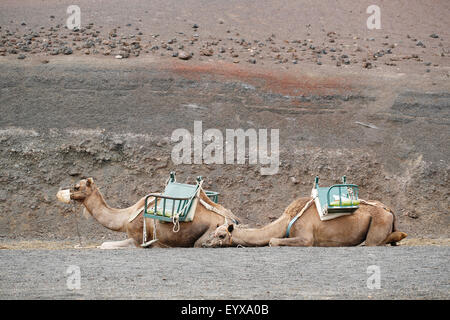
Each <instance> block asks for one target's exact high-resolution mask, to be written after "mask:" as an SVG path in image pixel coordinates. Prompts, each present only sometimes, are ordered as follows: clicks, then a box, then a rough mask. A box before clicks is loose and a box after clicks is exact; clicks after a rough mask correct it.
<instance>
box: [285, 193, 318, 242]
mask: <svg viewBox="0 0 450 320" xmlns="http://www.w3.org/2000/svg"><path fill="white" fill-rule="evenodd" d="M313 202H314V198H312V199H311V200H309V201H308V202H307V203H306V204H305V206H304V207H303V209H302V210H300V212H299V213H297V215H296V216H295V217H294V218H293V219H292V220H291V222H289V224H288V227H287V230H286V238H289V233H290V232H291V228H292V226H293V225H294V223H295V221H297V220H298V218H300V217H301V216H302V215H303V213H304V212H305V211H306V210H307V209H308V208H309V207H310V206H311V204H312V203H313Z"/></svg>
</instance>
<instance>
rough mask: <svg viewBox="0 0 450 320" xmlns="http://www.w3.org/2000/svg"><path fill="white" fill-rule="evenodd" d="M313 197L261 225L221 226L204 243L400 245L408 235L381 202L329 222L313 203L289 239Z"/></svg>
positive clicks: (362, 204) (242, 244)
mask: <svg viewBox="0 0 450 320" xmlns="http://www.w3.org/2000/svg"><path fill="white" fill-rule="evenodd" d="M310 200H311V198H299V199H296V200H294V201H293V202H292V203H291V204H290V205H289V206H288V207H287V208H286V209H285V211H284V212H283V214H282V215H281V216H280V217H279V218H278V219H277V220H275V221H273V222H272V223H270V224H268V225H266V226H264V227H261V228H245V227H243V226H242V225H238V226H236V225H235V224H233V223H227V224H223V225H220V226H217V229H216V230H215V231H214V232H212V233H211V234H210V236H209V238H208V239H207V240H206V241H205V242H203V244H202V246H203V247H231V246H248V247H259V246H267V245H269V246H271V247H276V246H293V247H294V246H302V247H307V246H317V247H344V246H357V245H359V244H361V243H363V242H364V241H365V245H366V246H380V245H386V244H391V245H396V243H397V242H399V241H400V240H402V239H403V238H405V237H406V236H407V235H406V233H404V232H400V231H396V227H395V215H394V213H393V212H392V211H391V210H390V209H388V208H387V207H386V206H384V205H383V204H382V203H381V202H378V201H371V202H366V201H362V202H361V205H360V207H359V208H358V209H357V210H356V211H355V212H354V213H353V214H351V215H345V216H341V217H338V218H335V219H333V220H328V221H321V220H320V218H319V215H318V213H317V211H316V207H315V204H314V202H313V203H312V205H311V206H310V207H309V208H307V209H306V210H305V211H304V212H303V214H302V215H301V217H300V218H299V219H298V220H297V221H296V222H295V223H294V224H293V226H292V228H291V230H290V234H289V237H288V238H286V230H287V227H288V224H289V222H290V221H291V220H292V218H293V217H294V216H295V215H297V214H298V213H299V212H300V211H301V210H302V209H303V208H305V207H306V204H308V202H309V201H310Z"/></svg>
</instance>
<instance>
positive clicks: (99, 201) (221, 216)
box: [57, 178, 239, 249]
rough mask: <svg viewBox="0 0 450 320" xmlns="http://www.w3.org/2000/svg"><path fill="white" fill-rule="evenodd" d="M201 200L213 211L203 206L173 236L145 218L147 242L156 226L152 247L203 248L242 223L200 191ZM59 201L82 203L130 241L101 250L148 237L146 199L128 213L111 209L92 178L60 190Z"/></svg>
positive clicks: (134, 243)
mask: <svg viewBox="0 0 450 320" xmlns="http://www.w3.org/2000/svg"><path fill="white" fill-rule="evenodd" d="M199 197H200V199H202V200H203V201H204V202H206V203H207V204H208V205H209V206H210V208H209V209H207V208H206V207H205V205H200V204H199V205H198V206H197V210H196V213H195V217H194V220H193V221H191V222H182V223H180V228H179V231H178V232H173V225H172V223H167V222H161V221H160V220H154V219H149V218H145V219H146V221H145V222H146V223H145V224H146V236H147V239H152V237H153V234H154V233H153V232H154V228H155V226H156V234H155V236H156V238H157V239H158V241H156V242H154V243H153V244H151V246H150V247H201V244H202V243H203V242H204V241H205V240H206V238H207V237H208V236H209V234H210V233H211V232H212V231H213V230H214V229H215V228H216V227H217V225H218V224H224V223H226V221H227V220H228V219H230V220H234V221H236V222H239V219H238V218H237V217H236V216H235V215H234V214H233V213H232V212H231V211H230V210H228V209H226V208H224V207H223V206H221V205H219V204H217V203H215V202H213V201H211V200H210V199H209V198H208V196H207V195H206V194H205V193H204V191H203V190H201V191H200V193H199ZM57 198H58V200H60V201H62V202H65V203H69V202H70V201H71V200H74V201H76V202H78V203H81V204H83V205H84V207H85V209H86V210H87V211H88V212H89V214H91V215H92V216H93V217H94V218H95V219H96V220H97V221H98V222H99V223H100V224H101V225H103V226H104V227H106V228H108V229H110V230H113V231H118V232H126V233H127V235H128V239H126V240H122V241H109V242H104V243H103V244H102V245H101V246H99V248H100V249H118V248H129V247H141V244H142V243H143V237H144V236H143V225H144V219H143V214H141V213H142V211H143V208H144V202H145V197H143V198H141V199H140V200H139V201H138V202H136V203H135V204H134V205H132V206H130V207H128V208H125V209H115V208H111V207H109V206H108V205H107V204H106V201H105V199H104V197H103V195H102V194H101V192H100V190H99V189H98V187H97V186H96V184H95V183H94V180H93V179H92V178H88V179H83V180H80V181H79V182H78V183H77V184H75V185H74V186H73V187H71V188H70V189H65V190H60V191H59V192H58V193H57ZM150 200H151V199H150ZM153 201H154V198H153ZM211 206H212V207H211ZM227 218H228V219H227ZM151 220H154V221H151Z"/></svg>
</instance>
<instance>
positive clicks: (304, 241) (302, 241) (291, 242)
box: [269, 237, 313, 247]
mask: <svg viewBox="0 0 450 320" xmlns="http://www.w3.org/2000/svg"><path fill="white" fill-rule="evenodd" d="M312 245H313V240H312V239H308V238H304V237H294V238H272V239H270V241H269V246H270V247H282V246H285V247H311V246H312Z"/></svg>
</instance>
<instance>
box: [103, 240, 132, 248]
mask: <svg viewBox="0 0 450 320" xmlns="http://www.w3.org/2000/svg"><path fill="white" fill-rule="evenodd" d="M135 247H136V242H135V241H134V239H131V238H130V239H126V240H120V241H107V242H103V243H102V244H101V245H100V246H98V247H97V248H99V249H125V248H135Z"/></svg>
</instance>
